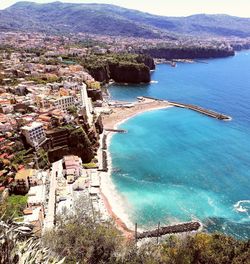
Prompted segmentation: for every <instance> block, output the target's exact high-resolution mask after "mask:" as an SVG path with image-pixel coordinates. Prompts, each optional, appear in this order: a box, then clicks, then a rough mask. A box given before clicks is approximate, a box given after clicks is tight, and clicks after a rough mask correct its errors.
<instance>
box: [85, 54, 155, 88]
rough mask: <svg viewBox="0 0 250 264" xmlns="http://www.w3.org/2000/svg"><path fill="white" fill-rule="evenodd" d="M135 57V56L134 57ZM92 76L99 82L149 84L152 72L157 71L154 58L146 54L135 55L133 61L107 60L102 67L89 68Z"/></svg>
mask: <svg viewBox="0 0 250 264" xmlns="http://www.w3.org/2000/svg"><path fill="white" fill-rule="evenodd" d="M132 56H133V55H132ZM86 68H87V69H88V70H89V72H90V74H91V75H92V76H93V77H94V78H95V79H96V80H97V81H99V82H105V83H107V82H109V80H110V79H112V80H114V81H115V82H118V83H133V84H137V83H148V82H150V80H151V77H150V70H154V69H155V63H154V60H153V58H152V57H150V56H148V55H144V54H140V55H138V56H137V55H135V56H134V57H133V58H132V59H131V60H129V59H128V60H120V61H116V60H113V61H112V60H110V61H109V60H106V61H102V65H101V66H94V67H92V66H87V67H86Z"/></svg>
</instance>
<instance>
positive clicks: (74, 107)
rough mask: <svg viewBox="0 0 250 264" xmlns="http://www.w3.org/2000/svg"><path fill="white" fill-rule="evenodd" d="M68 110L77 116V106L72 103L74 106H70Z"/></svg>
mask: <svg viewBox="0 0 250 264" xmlns="http://www.w3.org/2000/svg"><path fill="white" fill-rule="evenodd" d="M67 111H68V112H69V113H70V114H71V115H73V116H74V117H77V107H76V106H74V105H72V106H69V107H68V109H67Z"/></svg>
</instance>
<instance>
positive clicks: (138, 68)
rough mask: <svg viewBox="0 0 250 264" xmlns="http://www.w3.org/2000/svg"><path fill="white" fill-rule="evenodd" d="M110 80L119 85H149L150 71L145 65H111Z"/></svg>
mask: <svg viewBox="0 0 250 264" xmlns="http://www.w3.org/2000/svg"><path fill="white" fill-rule="evenodd" d="M109 70H110V78H111V79H113V80H114V81H115V82H118V83H135V84H136V83H148V82H150V80H151V78H150V69H149V67H148V66H146V65H145V64H143V63H141V64H135V63H119V64H110V65H109Z"/></svg>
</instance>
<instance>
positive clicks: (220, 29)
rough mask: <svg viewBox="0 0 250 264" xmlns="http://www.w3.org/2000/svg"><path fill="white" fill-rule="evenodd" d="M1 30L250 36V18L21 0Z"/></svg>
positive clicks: (3, 15)
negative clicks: (172, 14) (174, 14)
mask: <svg viewBox="0 0 250 264" xmlns="http://www.w3.org/2000/svg"><path fill="white" fill-rule="evenodd" d="M0 30H23V31H39V32H49V33H70V32H71V33H78V32H84V33H93V34H102V35H113V36H117V35H120V36H133V37H144V38H145V37H146V38H158V37H162V38H165V39H166V38H168V37H169V38H172V37H173V36H174V35H176V34H187V35H190V34H191V35H197V36H202V35H203V36H204V35H205V36H226V37H228V36H236V37H243V38H245V37H250V18H239V17H232V16H227V15H204V14H199V15H193V16H188V17H164V16H157V15H151V14H148V13H144V12H140V11H136V10H131V9H126V8H122V7H118V6H114V5H107V4H69V3H60V2H54V3H49V4H37V3H32V2H19V3H17V4H14V5H13V6H11V7H9V8H7V9H5V10H3V11H1V12H0Z"/></svg>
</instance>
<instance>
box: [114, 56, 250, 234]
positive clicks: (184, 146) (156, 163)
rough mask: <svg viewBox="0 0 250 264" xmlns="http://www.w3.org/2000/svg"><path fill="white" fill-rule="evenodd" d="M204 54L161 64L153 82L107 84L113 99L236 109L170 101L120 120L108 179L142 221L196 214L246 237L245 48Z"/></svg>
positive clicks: (248, 116) (248, 63) (248, 114)
mask: <svg viewBox="0 0 250 264" xmlns="http://www.w3.org/2000/svg"><path fill="white" fill-rule="evenodd" d="M205 62H207V63H195V64H180V63H179V64H178V66H177V67H176V68H173V67H170V66H168V65H163V64H162V65H158V66H157V69H156V71H155V72H154V73H152V80H155V81H158V83H152V84H149V85H138V86H117V85H113V86H112V87H110V88H109V91H110V93H111V96H112V98H113V99H118V100H126V101H134V100H135V99H136V97H137V96H142V95H145V96H153V97H158V98H163V99H169V100H175V101H180V102H185V103H193V104H197V105H200V106H203V107H205V108H209V109H213V110H216V111H219V112H221V113H225V114H227V115H230V116H232V117H233V120H232V121H230V122H224V121H219V120H216V119H212V118H209V117H207V116H204V115H201V114H199V113H196V112H193V111H191V110H187V109H179V108H169V109H164V110H157V111H152V112H146V113H144V114H140V115H138V116H136V117H134V118H132V119H129V120H128V121H127V122H125V123H123V124H121V125H120V127H121V128H123V129H126V130H128V133H127V134H115V135H114V136H113V137H112V140H111V146H110V151H111V156H112V166H113V172H112V180H113V182H114V184H115V185H116V187H117V190H118V191H119V192H120V193H121V194H122V195H123V196H124V197H125V198H126V200H127V203H128V204H129V210H128V214H129V218H130V220H131V221H132V222H134V223H135V222H137V223H138V224H139V226H141V227H143V228H148V227H151V226H154V227H156V226H157V223H158V221H160V222H161V223H162V224H167V223H173V222H182V221H188V220H191V219H199V220H200V221H202V223H203V224H204V226H205V228H206V229H207V230H208V231H211V232H212V231H220V232H224V233H227V234H231V235H234V236H236V237H239V238H250V184H249V182H250V181H249V180H250V137H249V136H250V55H248V52H241V53H238V54H237V55H236V56H235V57H230V58H225V59H213V60H206V61H205ZM240 201H242V202H240Z"/></svg>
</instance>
